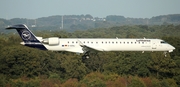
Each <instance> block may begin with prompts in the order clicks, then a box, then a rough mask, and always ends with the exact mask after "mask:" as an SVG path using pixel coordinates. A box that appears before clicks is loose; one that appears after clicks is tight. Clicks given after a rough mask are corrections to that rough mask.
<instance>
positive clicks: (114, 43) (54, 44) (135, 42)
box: [6, 24, 175, 59]
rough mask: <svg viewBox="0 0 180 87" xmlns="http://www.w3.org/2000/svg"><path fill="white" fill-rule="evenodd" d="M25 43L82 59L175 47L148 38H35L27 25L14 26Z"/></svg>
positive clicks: (10, 27) (169, 49) (23, 43)
mask: <svg viewBox="0 0 180 87" xmlns="http://www.w3.org/2000/svg"><path fill="white" fill-rule="evenodd" d="M6 29H16V30H17V32H18V33H19V35H20V37H21V39H22V40H23V42H21V43H20V44H22V45H25V46H28V47H33V48H38V49H41V50H51V51H68V52H75V53H83V56H82V59H88V58H90V52H91V51H142V53H144V51H151V52H153V51H163V52H165V53H167V52H173V50H175V47H173V46H172V45H170V44H168V43H167V42H165V41H164V40H161V39H146V38H136V39H130V38H59V37H50V38H42V37H37V36H35V35H34V34H33V33H32V32H31V31H30V30H29V29H28V27H27V26H26V25H25V24H18V25H12V26H9V27H7V28H6Z"/></svg>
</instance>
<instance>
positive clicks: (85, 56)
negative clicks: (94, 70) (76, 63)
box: [82, 51, 90, 60]
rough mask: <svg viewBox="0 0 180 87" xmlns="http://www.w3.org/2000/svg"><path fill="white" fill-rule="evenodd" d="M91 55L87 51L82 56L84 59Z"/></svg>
mask: <svg viewBox="0 0 180 87" xmlns="http://www.w3.org/2000/svg"><path fill="white" fill-rule="evenodd" d="M89 58H90V56H89V51H87V52H86V53H85V54H84V55H83V56H82V60H85V59H89Z"/></svg>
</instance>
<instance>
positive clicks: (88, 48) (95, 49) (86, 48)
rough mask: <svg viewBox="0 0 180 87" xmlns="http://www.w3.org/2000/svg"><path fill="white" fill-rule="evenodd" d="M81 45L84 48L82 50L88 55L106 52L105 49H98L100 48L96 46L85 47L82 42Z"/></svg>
mask: <svg viewBox="0 0 180 87" xmlns="http://www.w3.org/2000/svg"><path fill="white" fill-rule="evenodd" d="M78 42H79V45H80V46H81V47H82V50H83V51H84V53H86V52H87V51H90V50H91V51H104V49H102V48H100V47H98V46H94V45H85V44H83V43H82V42H81V41H79V40H78Z"/></svg>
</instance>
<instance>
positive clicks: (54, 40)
mask: <svg viewBox="0 0 180 87" xmlns="http://www.w3.org/2000/svg"><path fill="white" fill-rule="evenodd" d="M42 42H43V43H45V44H49V45H51V46H53V45H58V44H59V38H58V37H51V38H46V39H43V41H42Z"/></svg>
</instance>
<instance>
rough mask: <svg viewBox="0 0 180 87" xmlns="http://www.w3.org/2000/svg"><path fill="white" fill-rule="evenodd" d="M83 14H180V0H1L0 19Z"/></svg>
mask: <svg viewBox="0 0 180 87" xmlns="http://www.w3.org/2000/svg"><path fill="white" fill-rule="evenodd" d="M82 14H83V15H86V14H90V15H92V16H93V17H100V18H104V17H106V16H108V15H120V16H124V17H130V18H151V17H154V16H159V15H168V14H180V0H0V18H4V19H12V18H28V19H36V18H40V17H48V16H54V15H82Z"/></svg>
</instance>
